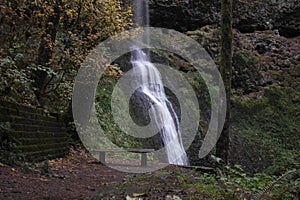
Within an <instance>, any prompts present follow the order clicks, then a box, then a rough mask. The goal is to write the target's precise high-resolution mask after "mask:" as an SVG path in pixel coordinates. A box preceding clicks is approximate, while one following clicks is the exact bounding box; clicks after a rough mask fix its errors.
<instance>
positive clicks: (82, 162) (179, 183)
mask: <svg viewBox="0 0 300 200" xmlns="http://www.w3.org/2000/svg"><path fill="white" fill-rule="evenodd" d="M137 162H138V161H137ZM133 164H134V163H133ZM201 174H203V173H202V172H199V171H196V170H191V169H187V168H182V167H177V166H168V167H166V168H164V169H162V170H158V171H156V172H151V173H145V174H131V173H125V172H120V171H117V170H114V169H112V168H110V167H107V166H105V165H101V164H99V162H97V160H96V159H94V158H93V157H92V156H91V155H90V154H88V153H87V152H86V151H84V150H76V151H75V150H72V151H71V154H70V155H69V156H68V157H66V158H59V159H55V160H50V161H48V162H43V163H38V164H34V166H30V165H24V166H17V167H12V166H7V165H4V164H0V180H1V181H0V199H53V200H54V199H55V200H56V199H126V200H127V199H130V200H132V199H168V200H171V199H187V198H189V199H190V197H194V198H192V199H223V198H224V199H235V198H230V197H232V196H233V194H232V193H229V192H227V191H225V190H224V191H222V190H223V189H224V188H222V187H220V186H217V185H215V186H214V185H209V184H208V185H205V186H203V188H202V186H201V187H200V188H196V187H195V186H194V185H193V184H194V183H196V182H201V180H199V177H200V175H201ZM197 187H199V185H198V186H197ZM199 189H200V192H199ZM201 191H202V192H201ZM226 196H227V197H226ZM219 197H220V198H219Z"/></svg>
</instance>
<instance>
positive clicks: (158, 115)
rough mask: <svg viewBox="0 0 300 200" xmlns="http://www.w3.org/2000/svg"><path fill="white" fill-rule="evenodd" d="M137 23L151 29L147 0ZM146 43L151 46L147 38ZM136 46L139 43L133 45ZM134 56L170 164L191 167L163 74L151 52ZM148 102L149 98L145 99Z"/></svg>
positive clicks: (138, 6)
mask: <svg viewBox="0 0 300 200" xmlns="http://www.w3.org/2000/svg"><path fill="white" fill-rule="evenodd" d="M135 24H136V25H137V26H149V12H148V2H147V0H135ZM144 42H146V43H149V42H150V41H149V36H147V38H146V41H144ZM133 47H136V44H134V45H133ZM134 49H138V50H134V51H133V52H132V55H131V64H132V67H133V72H134V74H135V77H136V78H138V79H140V82H141V83H143V84H141V88H140V91H141V92H142V93H144V94H145V95H146V96H147V97H148V98H147V101H149V104H151V105H152V106H153V105H154V104H155V106H153V108H154V116H155V119H154V120H155V123H156V125H157V126H158V127H162V128H161V131H160V132H161V137H162V139H163V143H164V146H165V149H166V154H167V158H168V162H169V163H170V164H177V165H188V164H189V161H188V158H187V155H186V152H185V150H184V147H183V143H182V138H181V132H180V128H179V120H178V116H177V114H176V113H175V111H174V108H173V106H172V104H171V102H170V101H169V100H168V98H167V96H166V94H165V90H164V86H163V82H162V78H161V74H160V72H159V71H158V69H157V68H156V67H155V66H154V64H152V63H151V62H150V55H149V52H148V51H143V50H141V49H139V48H134ZM145 100H146V99H145Z"/></svg>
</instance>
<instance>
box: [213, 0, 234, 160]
mask: <svg viewBox="0 0 300 200" xmlns="http://www.w3.org/2000/svg"><path fill="white" fill-rule="evenodd" d="M221 12H222V18H221V27H222V39H221V42H222V44H221V62H220V71H221V75H222V78H223V81H224V84H225V90H226V101H227V102H226V105H227V110H226V118H225V124H224V128H223V130H222V133H221V136H220V138H219V140H218V142H217V146H216V147H217V152H216V155H217V157H219V158H221V159H222V160H223V161H224V162H225V163H226V164H227V163H228V151H229V142H230V107H231V101H230V96H231V77H232V38H233V33H232V0H222V8H221Z"/></svg>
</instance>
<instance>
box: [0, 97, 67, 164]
mask: <svg viewBox="0 0 300 200" xmlns="http://www.w3.org/2000/svg"><path fill="white" fill-rule="evenodd" d="M0 122H1V123H2V122H4V123H5V122H9V124H10V131H9V138H10V139H11V141H12V142H13V144H14V147H11V150H12V151H14V152H17V153H20V155H22V156H24V158H25V160H27V161H42V160H46V159H51V158H57V157H62V156H64V155H66V153H67V152H68V149H69V148H68V141H69V135H68V134H67V131H66V127H65V124H64V122H63V120H62V119H61V117H59V115H56V116H51V115H50V114H49V113H46V112H44V111H43V110H41V109H36V108H31V107H28V106H24V105H18V104H15V103H10V102H5V101H0Z"/></svg>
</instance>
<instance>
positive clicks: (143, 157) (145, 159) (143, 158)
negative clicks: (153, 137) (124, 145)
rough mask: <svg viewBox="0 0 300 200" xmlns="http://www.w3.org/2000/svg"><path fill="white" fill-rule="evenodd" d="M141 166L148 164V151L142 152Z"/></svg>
mask: <svg viewBox="0 0 300 200" xmlns="http://www.w3.org/2000/svg"><path fill="white" fill-rule="evenodd" d="M141 166H147V153H142V159H141Z"/></svg>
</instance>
